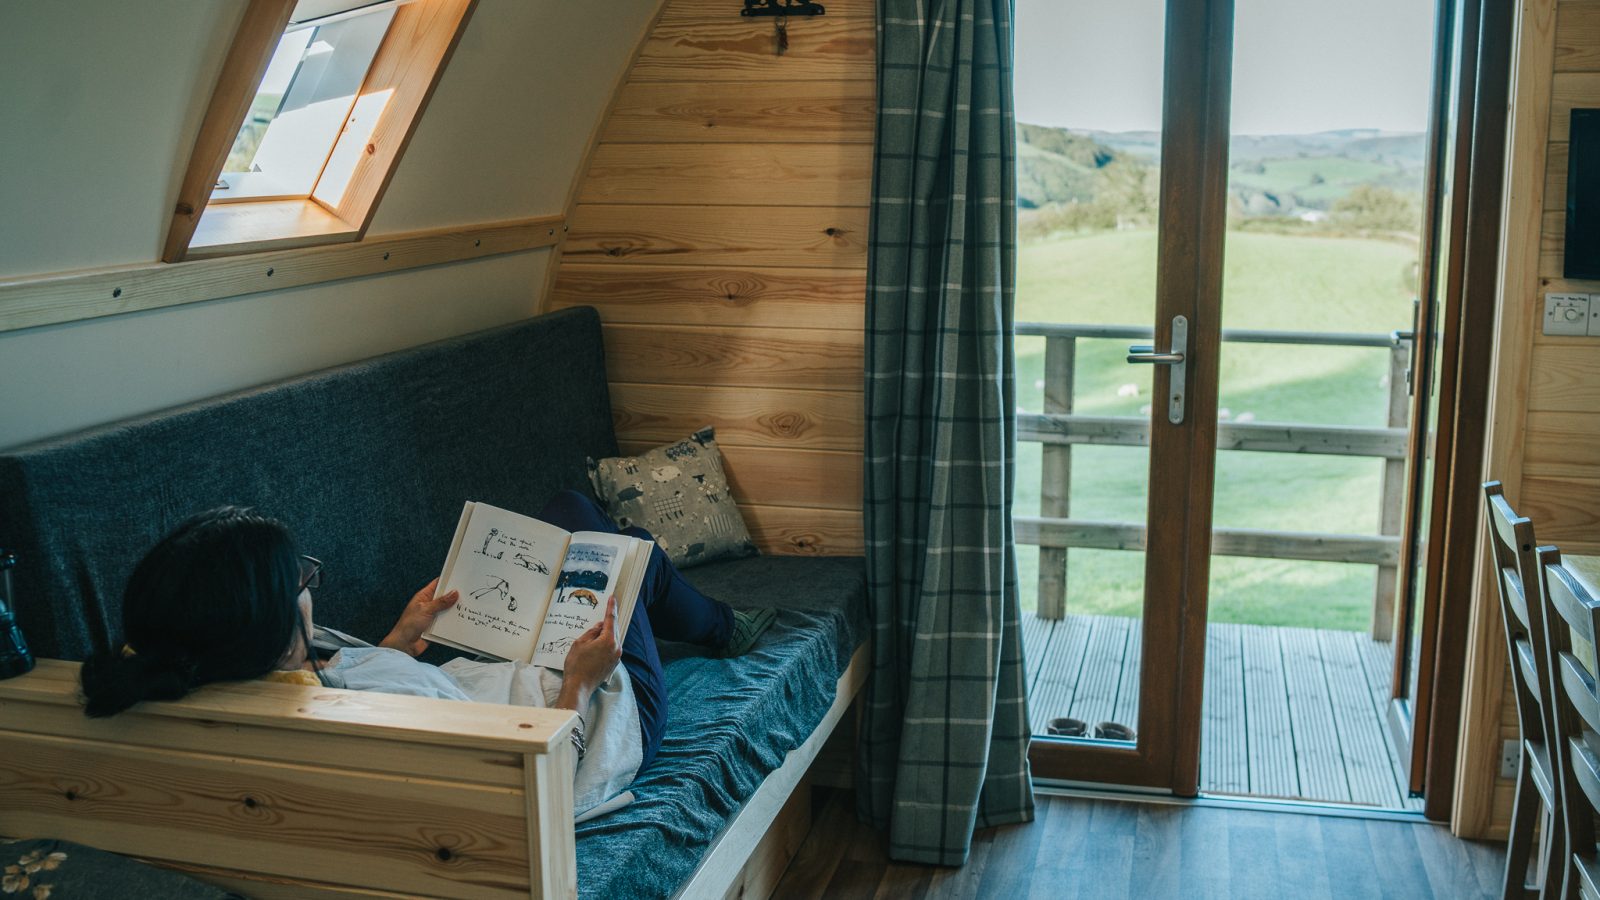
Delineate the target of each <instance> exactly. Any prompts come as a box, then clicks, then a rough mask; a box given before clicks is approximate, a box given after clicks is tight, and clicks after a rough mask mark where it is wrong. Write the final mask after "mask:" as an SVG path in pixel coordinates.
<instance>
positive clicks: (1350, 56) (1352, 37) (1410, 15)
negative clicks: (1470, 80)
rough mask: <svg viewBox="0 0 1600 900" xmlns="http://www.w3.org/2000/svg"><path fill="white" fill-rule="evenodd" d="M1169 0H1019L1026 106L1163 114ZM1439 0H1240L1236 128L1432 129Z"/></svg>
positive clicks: (1145, 119) (1025, 115)
mask: <svg viewBox="0 0 1600 900" xmlns="http://www.w3.org/2000/svg"><path fill="white" fill-rule="evenodd" d="M1165 8H1166V4H1165V2H1163V0H1017V21H1016V28H1017V86H1016V98H1017V118H1018V119H1019V120H1020V121H1023V122H1030V123H1033V124H1038V125H1055V126H1060V127H1069V128H1080V129H1089V130H1100V131H1145V130H1155V129H1157V128H1159V127H1160V123H1161V47H1162V18H1161V17H1162V11H1163V10H1164V9H1165ZM1433 14H1434V2H1433V0H1236V6H1235V12H1234V24H1235V28H1234V50H1233V132H1234V133H1235V134H1295V133H1305V132H1313V131H1329V130H1333V129H1337V128H1381V129H1385V130H1388V131H1424V130H1426V127H1427V122H1426V119H1427V114H1428V92H1429V88H1430V81H1431V74H1432V65H1433V49H1432V48H1433V28H1434V24H1433Z"/></svg>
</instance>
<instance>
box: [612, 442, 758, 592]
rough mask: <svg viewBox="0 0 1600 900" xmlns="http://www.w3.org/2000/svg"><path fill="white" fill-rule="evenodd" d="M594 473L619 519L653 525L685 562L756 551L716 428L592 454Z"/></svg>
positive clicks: (679, 563)
mask: <svg viewBox="0 0 1600 900" xmlns="http://www.w3.org/2000/svg"><path fill="white" fill-rule="evenodd" d="M589 479H590V481H591V482H592V483H593V484H594V490H595V495H596V496H597V497H599V498H600V503H601V505H602V506H604V507H605V508H606V512H608V513H610V514H611V517H612V518H613V519H615V520H616V521H617V524H618V525H619V526H621V527H623V528H630V527H635V526H637V527H639V528H643V529H644V530H646V531H648V532H650V533H651V534H652V535H654V536H655V539H656V543H657V544H660V545H661V549H663V550H665V551H666V553H667V556H669V557H671V559H672V562H673V563H674V564H675V565H677V566H678V568H680V569H683V568H688V567H690V566H696V565H699V564H701V563H706V562H711V561H712V560H716V559H736V558H738V557H742V556H754V555H755V554H756V545H755V542H753V541H751V540H750V530H749V529H748V528H746V527H745V524H744V516H742V515H740V513H739V507H738V505H737V504H735V503H734V500H733V495H732V493H731V492H730V491H729V490H728V478H727V475H726V474H725V473H724V472H723V468H722V451H721V450H720V449H719V448H718V447H717V439H716V431H715V429H713V428H709V427H708V428H702V429H700V430H699V431H697V432H695V433H694V434H693V435H691V436H690V437H689V438H688V439H687V440H682V441H678V442H677V443H675V444H668V445H667V446H665V447H657V448H655V449H654V450H651V451H649V452H648V453H645V454H643V455H640V456H619V457H613V458H609V459H602V460H600V461H598V462H596V461H595V460H593V459H591V460H589Z"/></svg>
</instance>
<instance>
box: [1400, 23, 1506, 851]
mask: <svg viewBox="0 0 1600 900" xmlns="http://www.w3.org/2000/svg"><path fill="white" fill-rule="evenodd" d="M1464 11H1465V12H1466V14H1467V15H1469V16H1470V17H1471V18H1469V19H1468V20H1467V21H1466V22H1465V23H1464V24H1465V25H1466V28H1464V29H1463V41H1462V43H1463V46H1462V60H1463V64H1462V75H1461V77H1462V79H1463V85H1462V95H1461V98H1460V102H1459V106H1458V109H1457V113H1458V115H1459V117H1460V118H1459V120H1458V123H1457V127H1458V129H1459V131H1458V140H1459V139H1460V138H1461V137H1466V138H1467V140H1466V141H1464V142H1461V143H1458V145H1457V146H1458V151H1457V160H1456V162H1457V165H1456V177H1457V179H1458V180H1456V181H1455V182H1454V183H1453V184H1452V210H1451V215H1452V242H1451V245H1450V247H1449V248H1448V253H1449V259H1448V260H1447V263H1446V269H1447V271H1448V272H1449V277H1448V280H1447V283H1446V284H1445V286H1444V290H1445V293H1444V297H1443V302H1442V304H1441V315H1440V321H1439V326H1440V327H1439V334H1438V340H1439V341H1440V347H1441V351H1442V353H1441V358H1440V378H1439V391H1440V395H1439V422H1438V423H1437V424H1436V426H1435V429H1434V457H1433V458H1434V469H1433V494H1432V505H1433V510H1432V515H1431V517H1430V519H1429V536H1428V553H1427V557H1426V558H1425V559H1424V561H1423V565H1424V566H1425V567H1426V568H1425V572H1426V573H1427V574H1426V577H1425V578H1424V583H1423V587H1424V590H1423V595H1422V597H1421V598H1420V603H1417V602H1416V601H1415V600H1413V601H1411V602H1412V603H1413V604H1414V605H1413V607H1412V612H1411V615H1420V617H1421V620H1420V627H1421V639H1420V641H1419V658H1418V679H1417V692H1416V693H1417V695H1416V696H1415V697H1411V698H1410V701H1411V702H1410V710H1409V712H1410V719H1411V721H1410V728H1409V729H1406V730H1408V731H1409V737H1410V746H1409V747H1408V748H1406V749H1407V751H1408V752H1402V754H1401V757H1402V761H1403V762H1405V763H1406V764H1407V775H1408V778H1409V780H1410V782H1411V788H1412V790H1414V791H1421V792H1422V793H1423V796H1424V801H1423V812H1424V814H1425V815H1427V816H1428V818H1430V819H1436V820H1448V819H1449V818H1450V814H1451V809H1452V803H1453V796H1454V791H1453V788H1454V782H1455V771H1456V756H1457V749H1458V745H1459V742H1460V732H1461V705H1462V699H1463V692H1464V689H1465V680H1464V679H1462V678H1460V677H1451V676H1452V675H1459V674H1460V673H1461V672H1463V671H1464V668H1465V663H1466V652H1467V636H1468V631H1469V626H1470V621H1471V598H1472V596H1473V593H1472V584H1473V578H1474V576H1475V574H1476V560H1477V544H1478V532H1479V530H1480V521H1481V513H1482V506H1483V504H1482V503H1481V502H1480V495H1479V491H1480V488H1481V484H1482V482H1483V463H1484V451H1485V442H1486V439H1487V435H1488V428H1489V419H1488V395H1489V382H1490V367H1489V366H1488V365H1485V364H1483V362H1484V361H1486V360H1488V359H1489V358H1490V357H1491V356H1492V350H1493V344H1494V330H1495V312H1496V305H1497V304H1496V294H1497V290H1498V286H1499V260H1500V225H1501V206H1502V202H1503V197H1504V184H1505V151H1506V135H1507V128H1508V125H1509V121H1508V116H1507V108H1508V104H1509V101H1510V82H1511V78H1510V76H1511V55H1512V46H1513V42H1514V40H1513V38H1514V31H1513V28H1512V25H1513V17H1514V12H1515V6H1514V4H1513V3H1511V2H1510V0H1467V2H1466V3H1465V4H1464ZM1469 31H1470V32H1471V37H1470V38H1469V37H1468V32H1469ZM1468 60H1470V62H1471V65H1470V67H1469V65H1468ZM1469 68H1470V72H1471V74H1470V76H1469V75H1468V70H1469ZM1468 81H1470V82H1471V86H1472V94H1471V97H1470V99H1469V98H1468V96H1467V94H1466V88H1467V82H1468ZM1457 220H1459V231H1457V230H1456V226H1457ZM1419 318H1420V317H1419ZM1419 346H1421V337H1420V333H1419ZM1475 363H1476V364H1475ZM1419 383H1422V382H1420V381H1419ZM1426 401H1427V396H1426V391H1424V390H1419V391H1417V403H1416V404H1414V406H1413V412H1414V418H1413V421H1414V422H1415V421H1418V419H1417V418H1416V417H1415V413H1416V412H1417V411H1419V410H1421V409H1423V408H1425V404H1426ZM1414 431H1419V432H1420V430H1414ZM1417 437H1418V435H1417V434H1414V435H1413V438H1414V439H1417ZM1417 446H1418V447H1420V446H1421V445H1420V443H1418V444H1417ZM1414 459H1415V457H1414ZM1419 468H1420V467H1419ZM1416 487H1417V489H1418V491H1420V487H1421V486H1420V483H1419V484H1418V485H1416ZM1419 498H1420V494H1414V495H1413V497H1412V502H1411V503H1409V504H1408V509H1407V519H1408V521H1409V520H1411V519H1413V518H1414V514H1415V512H1416V508H1415V507H1416V504H1417V502H1418V500H1419ZM1414 527H1415V526H1414V525H1411V526H1409V527H1408V531H1407V534H1408V536H1409V537H1410V541H1408V542H1407V543H1412V542H1415V541H1416V540H1417V539H1418V538H1419V537H1420V535H1414V534H1411V528H1414ZM1413 571H1414V568H1413V567H1408V568H1407V569H1405V570H1403V576H1402V577H1403V579H1404V580H1403V582H1402V584H1403V586H1404V588H1405V589H1406V590H1408V591H1410V590H1412V588H1413V586H1412V584H1411V580H1412V572H1413ZM1409 633H1410V632H1409V628H1407V629H1406V630H1404V631H1403V632H1401V633H1399V634H1397V636H1396V640H1397V641H1406V642H1409ZM1395 660H1396V666H1395V680H1394V683H1393V684H1392V685H1391V689H1392V695H1393V696H1394V697H1395V698H1396V700H1397V701H1398V700H1399V699H1400V698H1401V696H1402V695H1403V694H1404V692H1405V685H1406V682H1407V681H1408V679H1409V666H1406V665H1405V663H1406V661H1407V653H1406V652H1405V650H1404V648H1401V647H1397V648H1396V654H1395ZM1404 713H1405V709H1404V708H1403V706H1402V704H1400V703H1398V702H1397V703H1396V704H1394V705H1393V706H1392V717H1393V718H1398V717H1399V716H1401V715H1403V714H1404Z"/></svg>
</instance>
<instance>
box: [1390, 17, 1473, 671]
mask: <svg viewBox="0 0 1600 900" xmlns="http://www.w3.org/2000/svg"><path fill="white" fill-rule="evenodd" d="M1456 8H1457V14H1456V16H1455V20H1456V21H1455V25H1454V29H1455V36H1454V39H1453V40H1452V41H1451V53H1450V70H1449V72H1450V76H1449V79H1448V83H1449V85H1450V93H1449V98H1448V101H1447V105H1446V106H1445V109H1447V110H1450V111H1451V113H1450V115H1449V116H1448V117H1447V118H1446V121H1445V125H1444V128H1443V130H1442V132H1441V134H1440V138H1441V140H1442V142H1443V146H1442V148H1441V149H1442V152H1441V154H1440V162H1439V198H1438V201H1437V202H1438V209H1439V210H1440V214H1439V215H1438V217H1437V221H1436V222H1435V226H1434V234H1433V240H1434V252H1433V258H1434V263H1433V265H1434V268H1433V278H1432V289H1431V290H1430V291H1429V295H1428V296H1427V297H1424V298H1421V303H1422V304H1423V307H1422V310H1421V314H1422V316H1423V317H1424V318H1425V321H1426V325H1427V327H1425V328H1424V329H1423V330H1424V332H1425V333H1426V334H1427V336H1428V337H1429V342H1428V343H1427V345H1426V346H1424V347H1422V348H1420V349H1419V351H1418V366H1419V368H1420V369H1421V370H1422V371H1423V373H1424V374H1425V376H1426V377H1424V378H1422V379H1420V381H1419V384H1418V389H1420V390H1426V391H1427V396H1426V397H1425V398H1424V401H1425V402H1424V403H1423V404H1422V421H1421V422H1419V423H1418V424H1417V427H1418V428H1419V429H1421V430H1422V447H1423V455H1422V458H1421V459H1420V460H1419V466H1418V468H1419V469H1420V471H1419V472H1418V476H1417V477H1418V478H1419V479H1420V484H1421V486H1422V490H1421V491H1420V493H1419V496H1418V499H1417V525H1416V535H1417V538H1416V540H1417V544H1416V549H1415V552H1414V553H1413V554H1412V557H1411V590H1410V594H1411V596H1410V597H1409V598H1408V601H1409V602H1407V603H1405V604H1404V608H1403V612H1404V614H1405V615H1404V618H1403V619H1402V630H1401V634H1402V635H1403V636H1404V640H1405V641H1406V643H1407V645H1408V646H1407V652H1406V660H1405V662H1406V667H1405V668H1406V679H1405V683H1404V684H1403V685H1401V692H1400V696H1401V697H1403V698H1405V699H1406V700H1408V701H1409V700H1411V699H1414V698H1415V697H1416V695H1417V692H1416V688H1417V675H1418V669H1417V667H1418V664H1419V657H1420V655H1421V649H1422V623H1421V618H1420V615H1419V613H1420V612H1421V607H1422V598H1423V597H1424V596H1426V593H1427V587H1428V585H1427V573H1428V567H1427V559H1428V552H1429V548H1428V539H1427V538H1428V533H1429V532H1430V531H1432V529H1433V524H1434V523H1433V478H1434V459H1433V448H1434V441H1435V439H1436V434H1435V432H1436V429H1437V427H1438V422H1439V370H1440V364H1441V362H1442V360H1441V359H1440V356H1441V354H1442V352H1443V346H1442V343H1441V342H1440V340H1439V331H1440V330H1441V329H1442V328H1443V326H1444V323H1443V322H1442V321H1441V318H1440V309H1441V305H1442V302H1443V297H1444V292H1445V289H1446V283H1447V269H1448V266H1449V259H1450V251H1451V240H1450V238H1451V215H1450V210H1451V208H1452V207H1453V206H1454V205H1455V203H1456V202H1457V201H1458V200H1460V199H1461V198H1460V197H1458V196H1457V190H1456V187H1457V185H1456V183H1455V167H1456V156H1457V153H1458V151H1459V147H1458V141H1457V140H1456V127H1457V125H1458V123H1459V119H1458V118H1457V116H1456V115H1455V112H1454V111H1455V110H1456V109H1459V108H1460V104H1461V78H1460V73H1461V65H1462V50H1463V47H1462V37H1463V30H1464V28H1465V19H1464V18H1463V16H1462V15H1461V14H1460V9H1461V8H1462V7H1461V6H1460V5H1459V4H1458V5H1457V6H1456ZM1419 324H1421V323H1419ZM1424 357H1426V358H1425V359H1424Z"/></svg>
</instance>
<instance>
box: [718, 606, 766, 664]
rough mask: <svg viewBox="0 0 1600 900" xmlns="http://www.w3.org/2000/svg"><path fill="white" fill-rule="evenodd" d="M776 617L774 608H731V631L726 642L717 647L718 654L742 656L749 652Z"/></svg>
mask: <svg viewBox="0 0 1600 900" xmlns="http://www.w3.org/2000/svg"><path fill="white" fill-rule="evenodd" d="M777 618H778V611H777V610H775V609H735V610H733V631H732V632H731V633H730V634H729V635H728V642H727V643H726V644H723V645H722V646H721V647H720V648H718V651H717V652H718V655H719V656H724V657H727V656H743V655H745V654H746V653H749V652H750V648H751V647H754V646H755V645H756V640H757V639H759V638H760V637H761V635H763V634H765V633H766V630H767V629H768V628H771V627H772V623H773V622H774V621H775V620H776V619H777Z"/></svg>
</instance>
